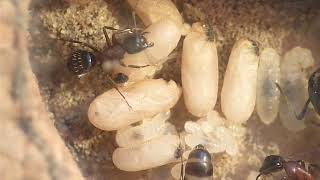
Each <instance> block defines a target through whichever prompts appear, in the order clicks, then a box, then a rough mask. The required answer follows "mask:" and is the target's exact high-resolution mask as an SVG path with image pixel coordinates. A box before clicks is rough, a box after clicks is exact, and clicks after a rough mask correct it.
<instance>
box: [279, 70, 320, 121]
mask: <svg viewBox="0 0 320 180" xmlns="http://www.w3.org/2000/svg"><path fill="white" fill-rule="evenodd" d="M275 84H276V86H277V87H278V89H279V90H280V92H281V94H282V95H284V97H285V99H286V102H287V104H288V99H287V97H286V95H285V94H284V92H283V90H282V88H281V87H280V85H279V84H278V83H275ZM308 94H309V98H308V100H307V102H306V103H305V105H304V107H303V109H302V111H301V112H300V113H299V114H296V113H295V116H296V118H297V120H302V119H303V118H304V116H305V114H306V112H307V109H308V105H309V103H310V102H311V104H312V105H313V107H314V109H315V110H316V112H317V113H318V114H320V68H318V69H317V70H316V71H315V72H313V73H312V74H311V76H310V78H309V80H308ZM289 105H290V104H289ZM291 109H292V110H293V107H291ZM294 112H295V111H294Z"/></svg>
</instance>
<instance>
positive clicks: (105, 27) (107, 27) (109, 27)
mask: <svg viewBox="0 0 320 180" xmlns="http://www.w3.org/2000/svg"><path fill="white" fill-rule="evenodd" d="M103 29H109V30H112V31H118V30H119V29H117V28H114V27H111V26H104V27H103Z"/></svg>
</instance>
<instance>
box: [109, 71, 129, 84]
mask: <svg viewBox="0 0 320 180" xmlns="http://www.w3.org/2000/svg"><path fill="white" fill-rule="evenodd" d="M113 80H114V82H116V83H117V84H122V83H125V82H127V81H128V80H129V77H128V76H127V75H126V74H123V73H118V74H116V76H115V77H114V78H113Z"/></svg>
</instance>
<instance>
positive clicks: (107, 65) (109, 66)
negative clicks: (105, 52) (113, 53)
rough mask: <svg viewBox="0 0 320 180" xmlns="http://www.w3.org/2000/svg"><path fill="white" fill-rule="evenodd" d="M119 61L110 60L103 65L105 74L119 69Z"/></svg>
mask: <svg viewBox="0 0 320 180" xmlns="http://www.w3.org/2000/svg"><path fill="white" fill-rule="evenodd" d="M119 62H120V61H119V59H108V60H106V61H104V62H103V63H102V69H103V71H105V72H110V73H111V72H112V70H113V69H114V67H117V66H119V65H120V63H119Z"/></svg>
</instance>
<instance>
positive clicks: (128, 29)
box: [103, 26, 143, 34]
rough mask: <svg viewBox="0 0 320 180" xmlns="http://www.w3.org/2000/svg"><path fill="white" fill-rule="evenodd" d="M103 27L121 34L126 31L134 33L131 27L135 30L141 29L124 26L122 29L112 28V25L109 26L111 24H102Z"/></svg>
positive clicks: (139, 29)
mask: <svg viewBox="0 0 320 180" xmlns="http://www.w3.org/2000/svg"><path fill="white" fill-rule="evenodd" d="M103 28H104V29H109V30H112V31H118V32H116V34H121V33H126V32H128V33H134V32H133V29H136V30H137V31H143V29H142V28H126V29H122V30H120V29H117V28H114V27H111V26H104V27H103Z"/></svg>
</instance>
